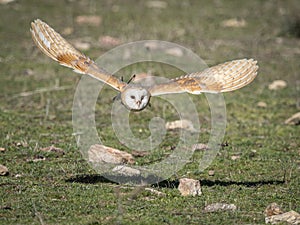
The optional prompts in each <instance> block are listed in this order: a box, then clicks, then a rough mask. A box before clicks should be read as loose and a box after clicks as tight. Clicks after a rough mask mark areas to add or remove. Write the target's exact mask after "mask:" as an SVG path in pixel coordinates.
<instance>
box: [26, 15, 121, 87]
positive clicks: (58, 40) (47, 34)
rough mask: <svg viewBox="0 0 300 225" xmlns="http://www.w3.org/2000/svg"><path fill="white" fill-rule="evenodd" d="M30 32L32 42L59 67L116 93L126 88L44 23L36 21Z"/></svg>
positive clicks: (32, 24)
mask: <svg viewBox="0 0 300 225" xmlns="http://www.w3.org/2000/svg"><path fill="white" fill-rule="evenodd" d="M30 31H31V35H32V39H33V41H34V42H35V44H36V45H37V46H38V47H39V48H40V49H41V51H42V52H43V53H45V54H46V55H47V56H49V57H50V58H52V59H53V60H55V61H57V62H59V63H60V64H61V65H63V66H66V67H70V68H72V69H74V71H75V72H77V73H83V74H87V75H90V76H92V77H94V78H96V79H98V80H101V81H102V82H104V83H107V84H108V85H110V86H112V87H113V88H115V89H116V90H118V91H121V90H122V89H123V88H124V87H125V86H126V83H125V82H122V81H120V80H119V79H118V78H116V77H114V76H113V75H111V74H110V73H108V72H106V71H105V70H104V69H102V68H100V67H98V66H97V65H96V63H95V62H94V61H93V60H91V59H90V58H88V57H87V56H85V55H84V54H83V53H81V52H80V51H78V50H77V49H76V48H74V47H73V46H72V45H71V44H70V43H69V42H67V41H66V40H65V39H64V38H63V37H62V36H61V35H60V34H59V33H57V32H56V31H55V30H54V29H53V28H51V27H50V26H49V25H48V24H46V23H45V22H43V21H41V20H39V19H36V20H35V21H33V22H32V23H31V29H30Z"/></svg>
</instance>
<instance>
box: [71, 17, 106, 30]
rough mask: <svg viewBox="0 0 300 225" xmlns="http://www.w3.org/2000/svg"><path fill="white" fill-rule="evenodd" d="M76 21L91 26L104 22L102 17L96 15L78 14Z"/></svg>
mask: <svg viewBox="0 0 300 225" xmlns="http://www.w3.org/2000/svg"><path fill="white" fill-rule="evenodd" d="M75 21H76V23H77V24H79V25H90V26H96V27H97V26H99V25H100V24H101V22H102V18H101V17H100V16H96V15H90V16H89V15H81V16H77V17H76V19H75Z"/></svg>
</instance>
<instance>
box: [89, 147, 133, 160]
mask: <svg viewBox="0 0 300 225" xmlns="http://www.w3.org/2000/svg"><path fill="white" fill-rule="evenodd" d="M88 157H89V161H90V162H92V163H103V162H104V163H113V164H122V163H130V164H132V163H134V158H133V156H132V155H131V154H129V153H127V152H123V151H120V150H118V149H114V148H110V147H107V146H104V145H99V144H96V145H92V146H91V147H90V149H89V151H88Z"/></svg>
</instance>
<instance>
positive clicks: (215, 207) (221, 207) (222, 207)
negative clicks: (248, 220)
mask: <svg viewBox="0 0 300 225" xmlns="http://www.w3.org/2000/svg"><path fill="white" fill-rule="evenodd" d="M235 210H236V206H235V205H234V204H226V203H213V204H210V205H207V206H205V208H204V210H203V211H204V212H216V211H235Z"/></svg>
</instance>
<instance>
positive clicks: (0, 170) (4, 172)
mask: <svg viewBox="0 0 300 225" xmlns="http://www.w3.org/2000/svg"><path fill="white" fill-rule="evenodd" d="M8 174H9V172H8V169H7V167H6V166H3V165H1V164H0V176H6V175H8Z"/></svg>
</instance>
